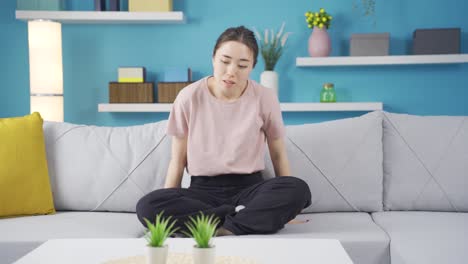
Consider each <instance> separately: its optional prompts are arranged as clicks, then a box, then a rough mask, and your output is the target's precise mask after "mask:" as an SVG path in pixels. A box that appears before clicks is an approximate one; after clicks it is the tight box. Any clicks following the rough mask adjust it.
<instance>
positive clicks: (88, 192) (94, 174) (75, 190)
mask: <svg viewBox="0 0 468 264" xmlns="http://www.w3.org/2000/svg"><path fill="white" fill-rule="evenodd" d="M165 126H166V121H161V122H157V123H151V124H145V125H140V126H130V127H98V126H86V125H75V124H69V123H55V122H45V124H44V134H45V139H46V149H47V157H48V164H49V172H50V178H51V185H52V191H53V195H54V201H55V206H56V208H57V210H81V211H86V210H88V211H122V212H135V206H136V203H137V201H138V200H139V199H140V197H142V196H143V195H145V194H146V193H148V192H150V191H152V190H155V189H158V188H161V187H162V186H163V185H164V181H165V177H166V172H167V167H168V165H169V160H170V139H169V138H168V137H166V135H165Z"/></svg>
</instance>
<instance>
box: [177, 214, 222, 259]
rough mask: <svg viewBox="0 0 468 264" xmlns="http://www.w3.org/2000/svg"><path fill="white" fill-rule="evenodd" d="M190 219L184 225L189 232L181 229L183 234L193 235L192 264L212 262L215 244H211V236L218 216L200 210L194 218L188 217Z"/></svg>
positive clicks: (214, 232) (213, 234)
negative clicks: (208, 214) (194, 243)
mask: <svg viewBox="0 0 468 264" xmlns="http://www.w3.org/2000/svg"><path fill="white" fill-rule="evenodd" d="M189 219H190V221H189V222H186V223H185V225H186V226H187V229H188V230H189V231H190V232H185V231H182V232H183V233H184V234H185V235H187V236H189V237H193V239H194V240H195V242H196V245H195V246H194V247H193V263H194V264H214V263H215V246H214V245H213V244H211V243H210V242H211V238H212V237H213V236H215V235H216V227H217V225H218V224H219V222H220V220H219V218H217V217H215V216H214V215H211V216H207V215H204V214H203V213H202V212H200V214H198V215H197V216H196V217H195V218H193V217H189Z"/></svg>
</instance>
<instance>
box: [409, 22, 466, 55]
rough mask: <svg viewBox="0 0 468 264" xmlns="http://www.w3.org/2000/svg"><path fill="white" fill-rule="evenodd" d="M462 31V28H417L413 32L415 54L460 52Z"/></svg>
mask: <svg viewBox="0 0 468 264" xmlns="http://www.w3.org/2000/svg"><path fill="white" fill-rule="evenodd" d="M460 31H461V30H460V28H433V29H416V30H415V31H414V33H413V54H415V55H422V54H458V53H460Z"/></svg>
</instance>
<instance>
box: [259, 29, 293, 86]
mask: <svg viewBox="0 0 468 264" xmlns="http://www.w3.org/2000/svg"><path fill="white" fill-rule="evenodd" d="M284 26H285V23H284V22H283V24H282V25H281V28H280V30H279V31H278V33H276V34H275V31H274V30H273V29H265V30H264V34H263V37H262V36H261V35H260V33H259V32H258V31H257V30H256V29H255V28H254V31H255V35H256V37H257V40H258V42H259V48H260V54H261V55H262V58H263V61H264V62H265V71H264V72H262V73H261V74H260V84H262V85H263V86H265V87H268V88H271V89H273V90H274V91H275V93H276V95H278V89H279V88H278V73H277V72H275V66H276V63H277V62H278V60H279V59H280V57H281V55H282V54H283V49H284V47H285V45H286V41H287V40H288V37H289V35H290V34H291V32H284Z"/></svg>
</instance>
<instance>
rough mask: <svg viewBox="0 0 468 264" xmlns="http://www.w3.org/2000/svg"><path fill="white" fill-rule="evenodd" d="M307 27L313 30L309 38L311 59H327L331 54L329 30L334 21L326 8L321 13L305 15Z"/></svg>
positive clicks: (308, 12)
mask: <svg viewBox="0 0 468 264" xmlns="http://www.w3.org/2000/svg"><path fill="white" fill-rule="evenodd" d="M305 17H306V22H307V27H309V28H313V30H312V33H311V34H310V37H309V42H308V51H309V55H310V56H311V57H327V56H328V55H330V52H331V40H330V36H329V35H328V31H327V29H328V28H329V27H330V25H331V21H332V19H333V17H332V16H330V15H329V14H328V13H327V12H326V11H325V9H324V8H320V10H319V12H315V13H313V12H310V11H307V12H306V13H305Z"/></svg>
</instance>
